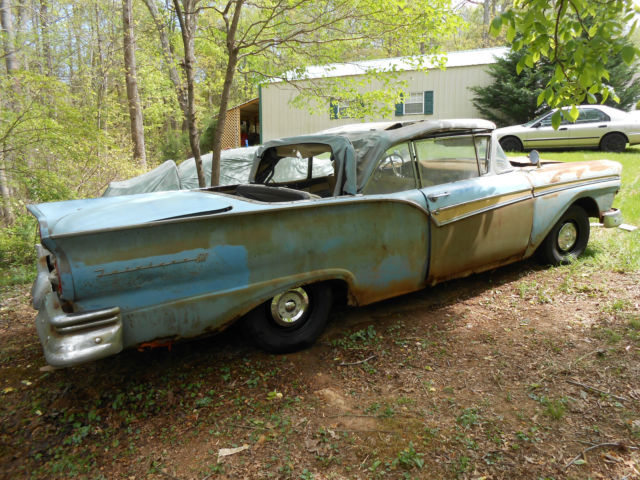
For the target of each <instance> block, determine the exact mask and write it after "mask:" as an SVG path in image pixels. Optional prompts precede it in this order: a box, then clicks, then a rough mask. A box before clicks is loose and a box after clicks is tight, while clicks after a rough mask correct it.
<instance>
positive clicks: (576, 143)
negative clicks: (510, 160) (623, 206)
mask: <svg viewBox="0 0 640 480" xmlns="http://www.w3.org/2000/svg"><path fill="white" fill-rule="evenodd" d="M554 112H555V110H551V111H549V112H547V113H545V114H543V115H540V116H539V117H537V118H534V119H533V120H531V121H529V122H527V123H525V124H523V125H513V126H511V127H504V128H499V129H497V130H496V135H497V137H498V140H499V141H500V145H501V146H502V148H503V149H504V150H506V151H508V152H509V151H517V152H520V151H522V149H532V148H537V149H542V148H599V149H600V150H604V151H609V152H623V151H624V150H625V148H627V144H629V145H630V146H632V145H637V144H639V143H640V118H638V117H636V116H634V115H632V114H630V113H627V112H623V111H622V110H618V109H617V108H611V107H607V106H606V105H580V106H579V107H578V118H577V119H576V121H575V122H573V123H572V122H569V121H568V120H567V119H566V118H564V117H562V121H561V123H560V127H559V128H558V129H555V128H553V126H552V125H551V117H552V116H553V113H554Z"/></svg>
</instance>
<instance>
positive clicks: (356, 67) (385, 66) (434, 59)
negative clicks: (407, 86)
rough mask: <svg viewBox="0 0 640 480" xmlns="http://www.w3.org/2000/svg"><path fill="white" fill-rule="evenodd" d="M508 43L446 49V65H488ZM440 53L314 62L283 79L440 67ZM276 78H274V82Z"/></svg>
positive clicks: (501, 54)
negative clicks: (343, 61)
mask: <svg viewBox="0 0 640 480" xmlns="http://www.w3.org/2000/svg"><path fill="white" fill-rule="evenodd" d="M508 52H509V47H494V48H480V49H476V50H461V51H458V52H449V53H445V54H444V55H445V56H446V59H445V61H444V64H443V65H444V66H445V67H446V68H453V67H467V66H471V65H488V64H491V63H495V62H496V59H497V58H501V57H503V56H505V55H506V54H507V53H508ZM438 58H440V57H439V56H438V55H422V56H413V57H394V58H380V59H377V60H363V61H361V62H350V63H333V64H329V65H313V66H310V67H307V69H306V70H304V71H303V72H302V73H299V72H287V73H285V74H284V75H283V77H284V78H283V79H282V81H285V80H286V81H296V80H311V79H316V78H328V77H346V76H352V75H364V74H366V73H368V72H372V71H376V72H384V71H386V72H399V71H411V70H420V69H422V68H439V67H440V62H439V61H438ZM275 82H277V81H274V83H275Z"/></svg>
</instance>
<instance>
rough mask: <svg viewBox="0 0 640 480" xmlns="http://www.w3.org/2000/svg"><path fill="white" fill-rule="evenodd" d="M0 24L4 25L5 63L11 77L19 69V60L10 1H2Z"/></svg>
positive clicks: (0, 0) (0, 5)
mask: <svg viewBox="0 0 640 480" xmlns="http://www.w3.org/2000/svg"><path fill="white" fill-rule="evenodd" d="M0 22H1V23H2V30H3V32H4V35H3V36H2V37H3V40H4V42H3V44H4V45H3V47H4V55H5V56H4V62H5V65H6V66H7V73H8V74H9V76H11V75H13V74H14V73H15V71H16V70H18V68H19V67H18V59H17V58H16V50H15V31H14V29H13V15H12V13H11V1H10V0H0Z"/></svg>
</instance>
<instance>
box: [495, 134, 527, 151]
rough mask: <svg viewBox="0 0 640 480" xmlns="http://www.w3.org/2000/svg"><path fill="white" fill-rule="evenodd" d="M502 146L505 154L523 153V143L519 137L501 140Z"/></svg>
mask: <svg viewBox="0 0 640 480" xmlns="http://www.w3.org/2000/svg"><path fill="white" fill-rule="evenodd" d="M500 146H501V147H502V149H503V150H504V151H505V152H521V151H522V142H521V141H520V140H519V139H518V138H517V137H504V138H501V139H500Z"/></svg>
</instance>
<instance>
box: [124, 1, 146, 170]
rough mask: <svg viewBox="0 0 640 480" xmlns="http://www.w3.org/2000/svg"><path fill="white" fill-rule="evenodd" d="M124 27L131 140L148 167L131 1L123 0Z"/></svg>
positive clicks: (143, 165) (135, 156) (141, 160)
mask: <svg viewBox="0 0 640 480" xmlns="http://www.w3.org/2000/svg"><path fill="white" fill-rule="evenodd" d="M122 27H123V30H124V32H123V35H124V71H125V79H126V82H127V99H128V101H129V118H130V120H131V140H133V158H134V160H137V161H138V162H139V163H140V166H142V167H144V168H146V167H147V156H146V153H145V148H144V128H143V125H142V107H141V106H140V95H139V94H138V81H137V79H136V75H137V74H136V53H135V48H136V42H135V37H134V35H133V25H132V19H131V0H122Z"/></svg>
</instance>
